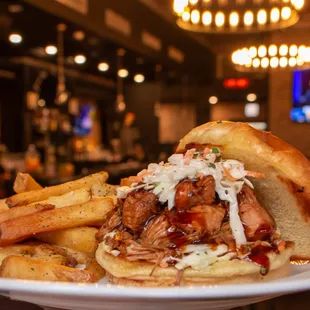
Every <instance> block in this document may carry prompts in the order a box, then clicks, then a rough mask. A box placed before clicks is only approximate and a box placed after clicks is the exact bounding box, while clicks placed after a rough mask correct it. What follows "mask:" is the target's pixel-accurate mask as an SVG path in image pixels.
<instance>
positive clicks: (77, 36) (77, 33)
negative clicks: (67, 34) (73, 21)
mask: <svg viewBox="0 0 310 310" xmlns="http://www.w3.org/2000/svg"><path fill="white" fill-rule="evenodd" d="M72 37H73V39H74V40H77V41H83V40H84V39H85V33H84V32H83V31H81V30H77V31H74V32H73V34H72Z"/></svg>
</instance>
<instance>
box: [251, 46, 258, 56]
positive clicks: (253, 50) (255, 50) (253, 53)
mask: <svg viewBox="0 0 310 310" xmlns="http://www.w3.org/2000/svg"><path fill="white" fill-rule="evenodd" d="M249 55H250V56H251V58H255V57H256V55H257V49H256V47H255V46H251V47H250V48H249Z"/></svg>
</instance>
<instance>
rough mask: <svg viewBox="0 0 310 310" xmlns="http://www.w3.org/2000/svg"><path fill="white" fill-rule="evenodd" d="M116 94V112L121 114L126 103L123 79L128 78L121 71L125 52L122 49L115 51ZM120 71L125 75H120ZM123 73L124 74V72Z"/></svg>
mask: <svg viewBox="0 0 310 310" xmlns="http://www.w3.org/2000/svg"><path fill="white" fill-rule="evenodd" d="M116 53H117V84H116V85H117V88H116V91H117V94H116V112H119V113H121V112H123V111H125V109H126V103H125V98H124V84H123V79H124V78H125V77H126V76H128V71H127V70H126V69H123V57H124V56H125V54H126V51H125V50H124V49H123V48H119V49H118V50H117V52H116ZM122 70H126V71H127V74H124V75H122V74H120V72H122ZM124 73H125V72H124Z"/></svg>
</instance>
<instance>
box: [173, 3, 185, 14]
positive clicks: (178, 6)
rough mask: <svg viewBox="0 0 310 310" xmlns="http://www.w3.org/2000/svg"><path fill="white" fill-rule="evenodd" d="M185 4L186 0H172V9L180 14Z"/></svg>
mask: <svg viewBox="0 0 310 310" xmlns="http://www.w3.org/2000/svg"><path fill="white" fill-rule="evenodd" d="M187 5H188V0H174V2H173V10H174V12H175V13H176V14H178V15H181V14H182V13H183V11H184V9H185V7H186V6H187Z"/></svg>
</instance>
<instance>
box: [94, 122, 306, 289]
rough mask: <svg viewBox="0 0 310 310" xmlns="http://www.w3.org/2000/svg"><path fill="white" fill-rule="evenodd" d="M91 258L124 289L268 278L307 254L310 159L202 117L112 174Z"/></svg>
mask: <svg viewBox="0 0 310 310" xmlns="http://www.w3.org/2000/svg"><path fill="white" fill-rule="evenodd" d="M117 195H118V203H117V204H116V205H115V209H114V210H113V211H112V212H111V214H110V218H109V220H108V221H107V222H106V223H105V224H104V225H103V226H102V227H101V229H100V231H99V233H98V236H97V237H98V240H99V242H100V243H99V246H98V249H97V252H96V259H97V261H98V263H99V264H100V265H101V266H102V267H103V268H104V269H105V270H106V272H107V275H108V277H109V279H110V281H111V282H113V283H116V284H120V285H133V286H175V285H213V284H227V283H251V282H256V281H267V280H274V279H278V278H280V277H284V276H286V275H288V273H289V270H290V259H292V258H293V259H295V260H297V259H298V260H299V261H300V260H302V261H305V262H306V261H307V260H309V258H310V164H309V161H308V160H307V159H306V158H305V157H304V156H303V155H302V154H301V153H300V152H299V151H298V150H296V149H295V148H293V147H292V146H290V145H289V144H287V143H285V142H284V141H282V140H280V139H279V138H277V137H275V136H273V135H271V134H270V133H268V132H264V131H259V130H256V129H254V128H252V127H251V126H249V125H248V124H245V123H233V122H224V121H223V122H222V121H219V122H210V123H206V124H204V125H202V126H200V127H197V128H194V129H193V130H192V131H191V132H190V133H188V134H187V135H186V136H185V137H184V138H183V139H181V141H180V143H179V145H178V148H177V151H176V154H173V155H172V156H171V157H170V158H169V159H168V162H167V163H164V162H161V163H159V164H154V163H152V164H149V166H148V168H147V169H144V170H143V171H141V172H140V173H138V175H137V176H133V177H129V178H128V179H125V180H123V181H122V183H121V186H120V187H118V189H117Z"/></svg>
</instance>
